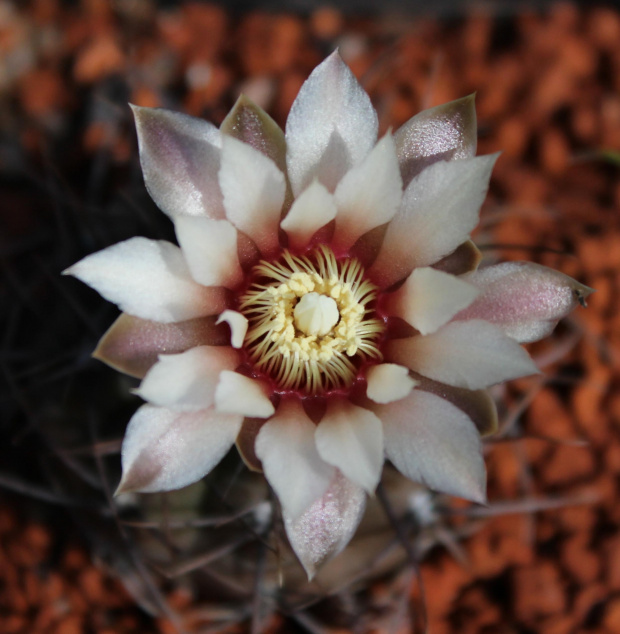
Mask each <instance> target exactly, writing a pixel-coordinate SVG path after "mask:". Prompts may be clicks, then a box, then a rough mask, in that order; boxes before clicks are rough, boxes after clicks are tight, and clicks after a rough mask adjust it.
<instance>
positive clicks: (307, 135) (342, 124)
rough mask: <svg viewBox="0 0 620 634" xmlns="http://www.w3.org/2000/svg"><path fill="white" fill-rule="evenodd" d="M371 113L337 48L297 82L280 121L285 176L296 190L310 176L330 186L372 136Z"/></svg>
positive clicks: (360, 155) (369, 146)
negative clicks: (285, 117) (283, 127)
mask: <svg viewBox="0 0 620 634" xmlns="http://www.w3.org/2000/svg"><path fill="white" fill-rule="evenodd" d="M377 127H378V124H377V114H376V112H375V111H374V108H373V107H372V104H371V103H370V99H369V98H368V95H367V94H366V92H364V89H363V88H362V87H361V86H360V85H359V83H358V81H357V79H355V77H354V76H353V73H351V71H350V70H349V67H348V66H347V65H346V64H345V63H344V62H343V61H342V59H341V58H340V55H339V54H338V52H337V51H335V52H334V53H332V54H331V55H330V56H329V57H328V58H327V59H326V60H325V61H324V62H323V63H322V64H320V65H319V66H317V67H316V68H315V69H314V70H313V71H312V73H311V75H310V77H309V78H308V79H307V80H306V82H305V83H304V85H303V86H302V87H301V90H300V91H299V94H298V95H297V98H296V99H295V102H294V103H293V106H292V107H291V111H290V114H289V117H288V120H287V122H286V143H287V149H288V152H287V157H286V162H287V166H288V175H289V178H290V180H291V185H292V187H293V192H294V193H295V195H299V194H300V193H301V192H302V191H303V190H304V189H305V188H306V187H307V186H308V185H309V184H310V183H311V182H312V181H313V180H314V179H315V178H318V180H319V181H320V182H321V183H323V185H325V187H327V189H329V190H330V191H334V190H335V188H336V186H337V185H338V182H339V181H340V179H341V178H342V177H343V176H344V175H345V174H346V173H347V172H348V171H349V169H350V168H351V167H352V166H353V165H356V164H357V163H359V162H360V161H361V160H362V159H363V158H364V157H365V156H366V154H368V152H370V150H371V149H372V147H373V146H374V144H375V141H376V140H377Z"/></svg>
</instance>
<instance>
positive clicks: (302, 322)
mask: <svg viewBox="0 0 620 634" xmlns="http://www.w3.org/2000/svg"><path fill="white" fill-rule="evenodd" d="M293 316H294V319H295V327H296V328H297V330H301V332H303V333H304V335H318V336H319V337H323V336H324V335H326V334H327V333H328V332H329V331H330V330H331V329H332V328H333V327H334V326H335V325H336V324H337V323H338V320H339V319H340V311H339V310H338V304H336V302H335V301H334V300H333V299H332V298H331V297H327V295H321V294H320V293H306V294H305V295H303V296H302V297H301V298H300V300H299V301H298V302H297V305H296V306H295V310H294V311H293Z"/></svg>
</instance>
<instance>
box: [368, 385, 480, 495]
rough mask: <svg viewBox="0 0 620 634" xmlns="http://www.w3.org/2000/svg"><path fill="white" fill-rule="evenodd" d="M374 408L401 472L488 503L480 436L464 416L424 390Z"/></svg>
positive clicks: (388, 452) (388, 451)
mask: <svg viewBox="0 0 620 634" xmlns="http://www.w3.org/2000/svg"><path fill="white" fill-rule="evenodd" d="M374 409H375V412H376V414H377V416H379V418H380V419H381V420H382V421H383V432H384V437H385V453H386V455H387V457H388V458H389V459H390V460H391V461H392V463H393V464H394V466H395V467H396V468H397V469H398V470H399V471H401V472H402V473H403V474H404V475H406V476H407V477H408V478H411V480H414V481H415V482H421V483H422V484H425V485H426V486H428V487H429V488H431V489H434V490H436V491H442V492H444V493H448V494H450V495H456V496H459V497H463V498H466V499H468V500H473V501H475V502H484V501H485V497H486V493H485V491H486V473H485V467H484V460H483V458H482V448H481V442H480V436H479V435H478V431H477V429H476V427H475V426H474V424H473V423H472V422H471V420H470V419H469V417H468V416H467V415H466V414H465V413H464V412H462V411H461V410H460V409H458V408H457V407H455V406H454V405H452V404H451V403H448V401H445V400H444V399H442V398H440V397H438V396H436V395H435V394H429V393H428V392H423V391H420V390H413V391H412V392H411V394H409V396H407V397H406V398H404V399H402V400H400V401H395V402H394V403H389V404H387V405H377V406H375V408H374Z"/></svg>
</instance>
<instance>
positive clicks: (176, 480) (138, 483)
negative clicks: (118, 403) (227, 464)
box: [116, 405, 242, 495]
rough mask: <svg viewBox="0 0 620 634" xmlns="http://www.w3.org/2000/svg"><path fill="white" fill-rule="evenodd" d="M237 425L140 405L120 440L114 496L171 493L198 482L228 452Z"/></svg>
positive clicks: (229, 419) (235, 420) (208, 415)
mask: <svg viewBox="0 0 620 634" xmlns="http://www.w3.org/2000/svg"><path fill="white" fill-rule="evenodd" d="M241 421H242V417H241V416H236V415H233V416H231V415H227V414H217V413H216V412H214V411H213V410H202V411H198V412H190V413H180V412H176V411H172V410H169V409H164V408H162V407H152V406H150V405H143V406H142V407H141V408H140V409H139V410H138V411H137V412H136V413H135V414H134V416H133V418H132V419H131V420H130V421H129V426H128V427H127V433H126V434H125V439H124V440H123V448H122V453H121V458H122V465H123V477H122V479H121V483H120V484H119V486H118V489H117V491H116V494H117V495H118V494H119V493H128V492H131V491H135V492H140V493H153V492H156V491H172V490H174V489H180V488H181V487H184V486H187V485H188V484H192V483H193V482H196V481H197V480H200V478H202V477H203V476H205V475H206V474H207V473H209V471H211V469H213V467H215V465H216V464H217V463H218V462H219V461H220V460H221V459H222V458H223V457H224V456H225V455H226V453H227V452H228V450H229V449H230V448H231V447H232V445H233V443H234V442H235V438H236V436H237V433H238V432H239V429H240V428H241Z"/></svg>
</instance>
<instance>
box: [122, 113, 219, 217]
mask: <svg viewBox="0 0 620 634" xmlns="http://www.w3.org/2000/svg"><path fill="white" fill-rule="evenodd" d="M132 109H133V113H134V117H135V119H136V130H137V132H138V146H139V150H140V163H141V164H142V172H143V174H144V183H145V185H146V188H147V189H148V192H149V194H150V195H151V198H152V199H153V200H154V201H155V203H156V204H157V206H158V207H159V208H160V209H161V210H162V211H164V212H165V213H167V214H168V215H169V216H171V217H173V218H174V217H176V216H178V215H182V214H187V215H190V216H207V217H209V218H223V217H224V206H223V203H222V194H221V192H220V188H219V185H218V180H217V172H218V169H219V166H220V149H219V146H220V144H221V140H220V133H219V131H218V129H217V128H216V127H215V126H214V125H213V124H211V123H209V122H208V121H203V120H202V119H197V118H195V117H190V116H188V115H185V114H180V113H178V112H172V111H170V110H164V109H162V108H141V107H139V106H132Z"/></svg>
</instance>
